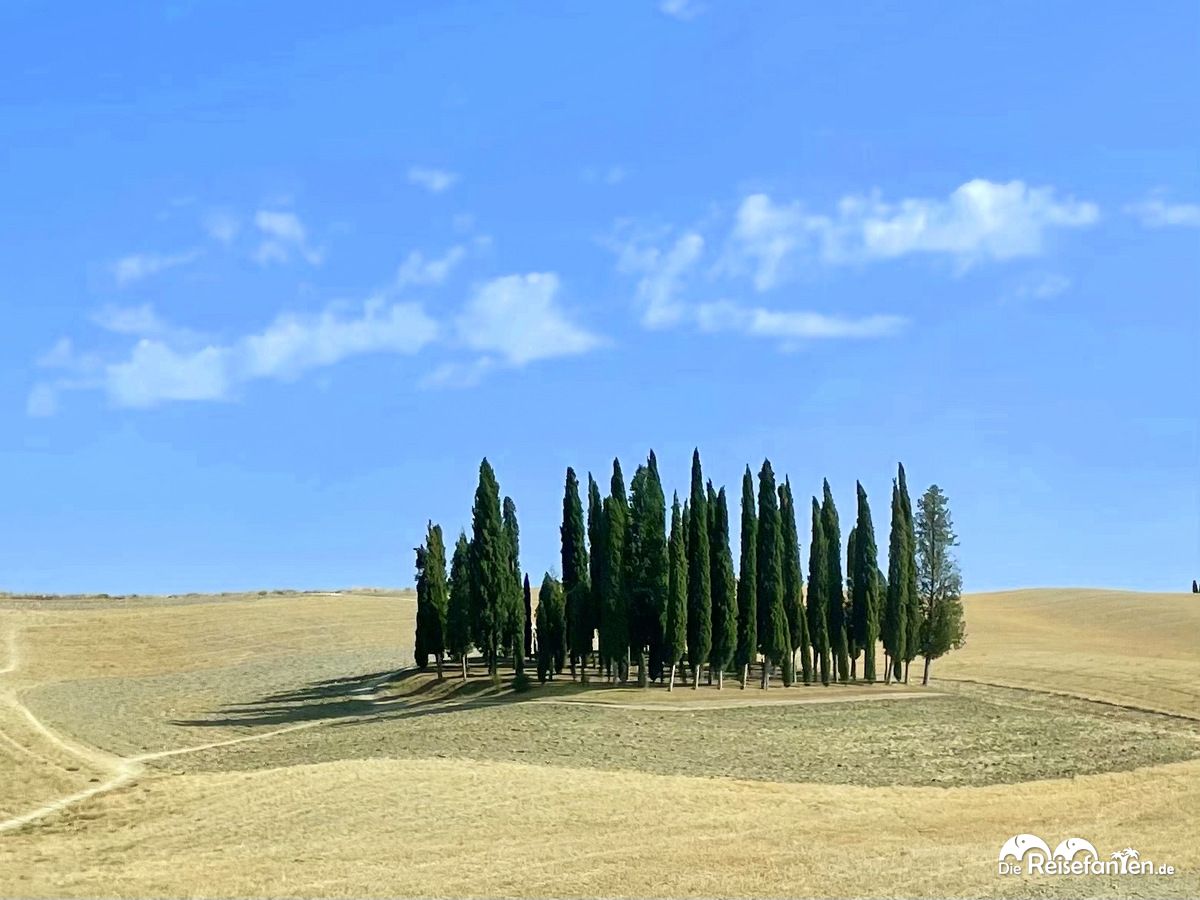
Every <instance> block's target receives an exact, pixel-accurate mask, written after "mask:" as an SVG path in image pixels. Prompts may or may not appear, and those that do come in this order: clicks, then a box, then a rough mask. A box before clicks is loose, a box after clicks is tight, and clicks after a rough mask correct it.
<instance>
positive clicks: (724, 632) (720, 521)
mask: <svg viewBox="0 0 1200 900" xmlns="http://www.w3.org/2000/svg"><path fill="white" fill-rule="evenodd" d="M712 522H713V529H712V535H711V537H710V540H709V544H708V549H709V554H710V559H711V561H712V651H711V653H710V654H709V658H708V671H709V676H710V677H711V675H712V670H713V669H716V670H717V689H718V690H720V689H721V688H723V687H724V686H725V670H726V669H727V668H729V664H730V662H732V661H733V655H734V651H735V650H736V649H737V641H738V603H737V584H736V582H735V581H734V577H733V554H732V552H731V551H730V549H729V504H728V502H727V501H726V499H725V488H721V490H720V493H718V494H717V495H716V502H715V503H714V504H713V516H712Z"/></svg>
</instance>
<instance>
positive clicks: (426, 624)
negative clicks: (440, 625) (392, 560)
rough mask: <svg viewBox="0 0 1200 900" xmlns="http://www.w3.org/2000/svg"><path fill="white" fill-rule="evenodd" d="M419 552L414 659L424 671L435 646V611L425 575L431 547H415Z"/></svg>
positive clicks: (414, 550) (417, 552) (414, 549)
mask: <svg viewBox="0 0 1200 900" xmlns="http://www.w3.org/2000/svg"><path fill="white" fill-rule="evenodd" d="M413 552H415V553H416V554H417V563H416V571H417V622H416V631H415V634H414V635H413V661H414V662H415V663H416V664H417V668H418V669H420V670H421V671H422V672H424V671H425V668H426V667H427V666H428V665H429V654H430V653H431V652H432V648H433V637H432V635H430V633H429V632H430V628H431V627H432V623H431V622H430V618H431V617H432V615H433V611H432V610H431V608H430V605H429V583H428V580H427V579H426V577H425V569H426V568H427V567H428V562H429V548H428V547H427V546H426V545H425V544H421V545H420V546H419V547H414V548H413Z"/></svg>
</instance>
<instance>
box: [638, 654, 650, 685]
mask: <svg viewBox="0 0 1200 900" xmlns="http://www.w3.org/2000/svg"><path fill="white" fill-rule="evenodd" d="M638 687H642V688H644V687H649V682H647V681H646V651H645V650H640V651H638Z"/></svg>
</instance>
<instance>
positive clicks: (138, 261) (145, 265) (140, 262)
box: [112, 250, 201, 287]
mask: <svg viewBox="0 0 1200 900" xmlns="http://www.w3.org/2000/svg"><path fill="white" fill-rule="evenodd" d="M200 253H201V251H200V250H187V251H185V252H183V253H175V254H156V253H131V254H130V255H129V256H123V257H121V258H120V259H118V260H117V261H116V262H115V263H113V264H112V273H113V277H114V278H115V279H116V281H117V284H118V285H119V286H120V287H125V286H126V285H130V284H133V283H134V282H137V281H141V280H142V279H143V278H149V277H150V276H151V275H155V274H157V273H159V272H165V271H166V270H167V269H173V268H175V267H176V266H183V265H187V264H188V263H190V262H194V261H195V260H196V259H198V258H199V257H200Z"/></svg>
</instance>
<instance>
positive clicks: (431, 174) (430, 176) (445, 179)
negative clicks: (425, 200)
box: [408, 166, 458, 194]
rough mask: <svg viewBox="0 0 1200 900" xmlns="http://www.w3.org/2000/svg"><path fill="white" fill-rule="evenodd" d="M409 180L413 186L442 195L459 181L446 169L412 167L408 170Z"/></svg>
mask: <svg viewBox="0 0 1200 900" xmlns="http://www.w3.org/2000/svg"><path fill="white" fill-rule="evenodd" d="M408 180H409V182H410V183H411V184H415V185H417V186H418V187H423V188H425V190H427V191H429V192H430V193H431V194H440V193H441V192H442V191H445V190H448V189H449V188H451V187H453V186H454V184H455V183H456V182H457V181H458V175H457V174H456V173H455V172H448V171H446V170H445V169H434V168H430V167H428V166H411V167H410V168H409V170H408Z"/></svg>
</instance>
